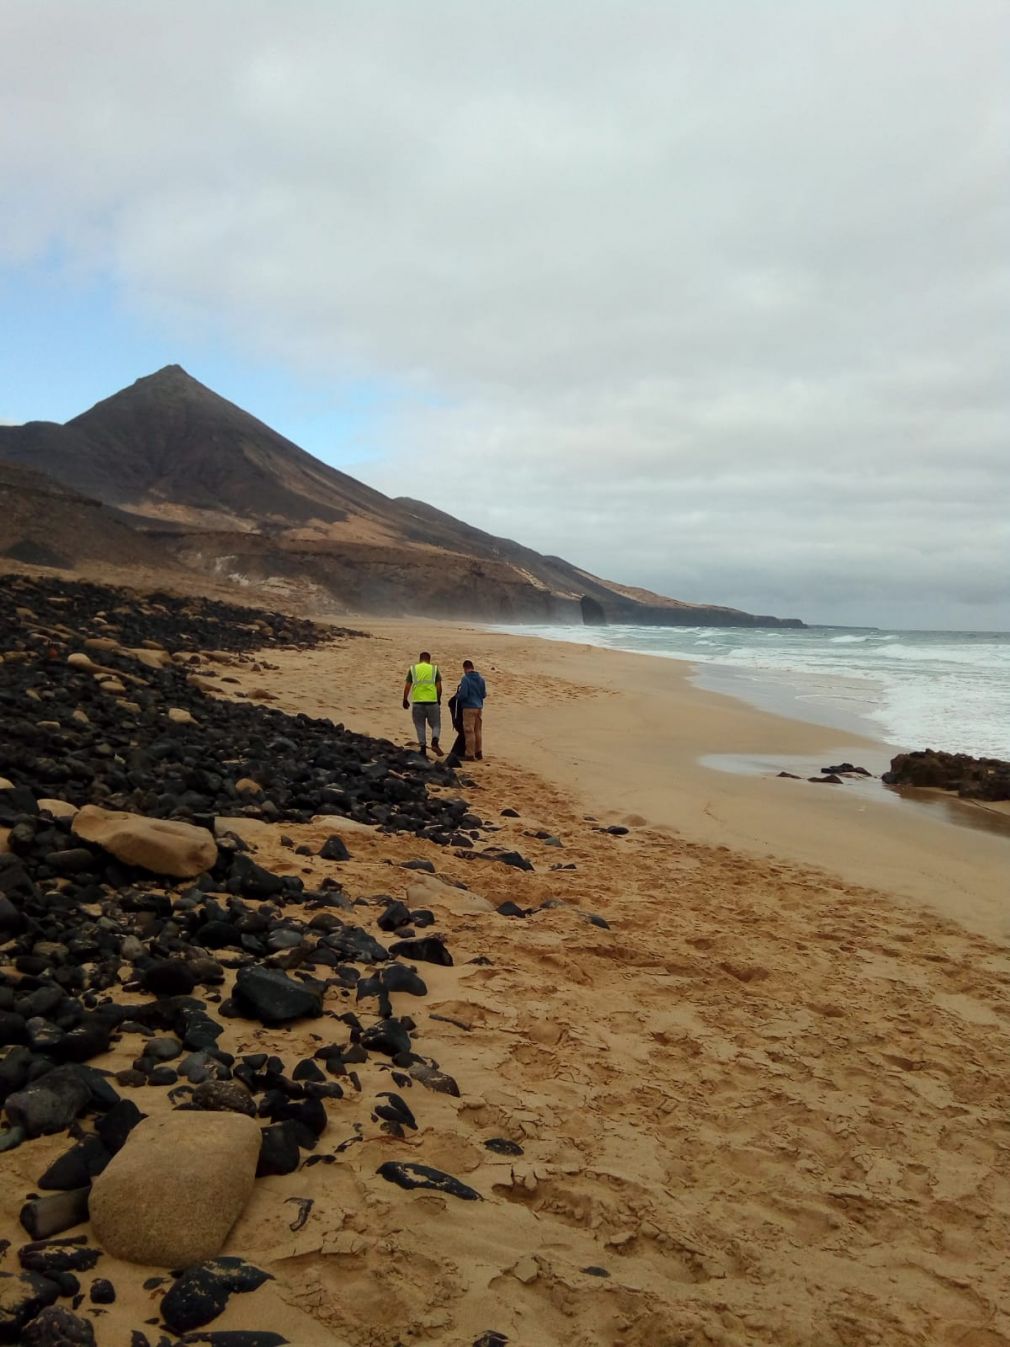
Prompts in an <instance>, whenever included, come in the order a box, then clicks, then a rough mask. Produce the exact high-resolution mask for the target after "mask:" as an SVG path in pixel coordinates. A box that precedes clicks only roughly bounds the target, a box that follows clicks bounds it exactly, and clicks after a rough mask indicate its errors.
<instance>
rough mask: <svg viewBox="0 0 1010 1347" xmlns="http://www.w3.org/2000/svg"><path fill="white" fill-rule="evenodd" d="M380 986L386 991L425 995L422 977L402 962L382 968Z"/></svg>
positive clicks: (425, 986)
mask: <svg viewBox="0 0 1010 1347" xmlns="http://www.w3.org/2000/svg"><path fill="white" fill-rule="evenodd" d="M381 978H382V986H383V988H384V989H385V990H386V991H387V992H407V993H409V995H411V996H427V994H428V987H427V984H426V983H425V981H424V979H423V978H422V977H421V976H420V974H419V973H418V972H417V971H416V970H415V969H413V968H407V967H405V965H404V964H402V963H391V964H387V966H386V967H385V968H384V969H383V970H382V974H381Z"/></svg>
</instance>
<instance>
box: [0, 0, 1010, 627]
mask: <svg viewBox="0 0 1010 1347" xmlns="http://www.w3.org/2000/svg"><path fill="white" fill-rule="evenodd" d="M1008 37H1010V10H1008V7H1007V6H1006V4H1005V3H1004V0H960V3H958V4H956V5H955V4H951V3H950V0H943V3H937V2H936V0H690V2H689V0H665V2H663V3H660V2H659V0H653V3H649V4H646V3H637V2H636V0H622V3H617V2H616V0H615V2H614V3H606V4H604V3H596V2H595V0H539V2H538V3H525V2H524V0H508V2H507V3H504V2H502V3H499V0H459V3H448V2H446V0H401V2H400V3H386V4H383V3H365V0H359V2H358V3H354V4H351V3H344V0H318V2H317V0H293V2H292V3H289V4H285V5H279V4H277V3H275V2H271V3H261V2H260V0H228V3H222V2H221V0H172V3H168V2H167V0H161V2H160V3H157V2H155V0H151V2H150V3H145V4H138V3H136V0H119V2H118V3H110V2H109V0H88V3H86V4H84V3H80V0H45V3H39V0H0V203H2V210H0V305H2V310H3V312H2V315H0V316H2V319H3V321H2V323H0V420H8V421H21V420H25V419H29V418H33V417H39V418H51V419H58V420H62V419H65V418H67V417H69V416H71V415H74V414H75V413H76V412H78V411H80V410H83V408H84V407H86V406H88V405H90V404H91V403H93V402H94V401H96V400H97V399H98V398H100V397H102V396H105V395H107V394H108V393H110V392H112V391H113V390H114V389H116V388H118V387H121V386H122V385H124V384H126V383H129V382H131V381H132V380H133V379H134V378H136V377H138V376H139V375H141V374H146V373H149V372H151V371H152V370H153V369H156V368H158V367H159V366H160V365H163V364H166V363H169V362H178V363H180V364H183V365H185V366H186V368H187V369H189V371H190V372H191V373H192V374H194V375H195V376H196V377H197V378H200V379H202V380H203V382H205V383H209V384H210V385H211V386H212V387H215V388H216V389H217V390H218V391H219V392H221V393H223V394H224V395H225V396H227V397H230V398H232V399H233V400H235V401H237V402H239V403H241V404H242V405H243V406H245V407H247V408H248V409H249V410H251V411H253V412H254V413H255V414H257V415H259V416H261V417H262V418H263V419H264V420H267V421H269V422H271V424H273V425H275V426H276V427H277V428H278V429H279V430H281V431H282V432H283V433H285V434H287V435H289V436H291V438H293V439H295V440H297V441H298V442H300V443H302V444H304V445H305V447H306V448H308V449H310V450H311V451H312V452H314V453H316V454H318V455H319V456H320V457H323V458H326V459H327V460H328V461H330V462H333V463H336V464H338V465H339V466H342V467H344V468H346V469H348V470H350V471H352V472H355V473H356V475H358V476H361V477H363V478H364V479H365V480H367V481H369V482H371V483H372V484H374V485H376V486H378V487H380V488H381V489H383V490H385V491H388V492H390V493H391V494H403V495H413V496H418V497H421V498H424V499H426V500H429V501H431V502H432V503H433V504H436V505H438V506H440V507H441V508H443V509H447V510H449V511H451V512H452V513H455V514H458V515H460V516H462V517H463V518H465V519H467V520H468V521H470V522H471V523H474V524H478V525H480V526H483V527H485V528H488V529H491V530H492V531H494V532H496V533H504V534H506V535H508V536H511V537H514V538H517V539H519V540H521V541H523V542H525V543H527V544H530V545H532V546H534V547H537V548H539V549H541V550H543V551H549V552H555V553H560V554H562V555H565V556H567V557H568V558H569V559H571V560H574V561H576V562H578V563H580V564H582V565H584V566H586V567H588V568H589V569H591V570H594V571H596V572H597V573H601V574H605V575H608V576H611V577H613V578H617V579H620V580H623V581H626V582H629V583H636V584H643V585H647V586H649V587H651V588H655V589H659V590H662V591H664V592H666V593H670V594H673V595H676V596H678V597H681V598H686V599H691V600H710V601H715V602H721V603H730V604H735V605H738V606H741V607H744V608H748V609H751V610H759V611H763V612H776V613H780V614H784V615H797V616H802V617H805V618H807V619H809V620H822V621H828V622H870V623H880V624H887V625H902V626H910V627H914V626H933V625H937V626H952V627H972V626H974V627H988V628H1010V597H1008V590H1010V582H1008V579H1007V577H1008V574H1010V468H1008V464H1010V440H1008V427H1010V379H1008V377H1007V372H1008V369H1010V358H1008V357H1010V321H1008V317H1010V315H1008V309H1010V304H1008V299H1010V251H1008V250H1010V209H1008V205H1010V202H1008V195H1010V174H1008V162H1007V160H1008V145H1010V139H1008V138H1010V113H1008V99H1007V85H1006V67H1005V55H1006V50H1007V39H1008Z"/></svg>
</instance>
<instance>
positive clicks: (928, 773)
mask: <svg viewBox="0 0 1010 1347" xmlns="http://www.w3.org/2000/svg"><path fill="white" fill-rule="evenodd" d="M881 780H882V781H883V782H884V784H885V785H888V786H918V787H920V788H922V787H925V788H932V789H936V790H949V791H956V792H957V793H958V795H960V796H961V798H962V799H966V800H986V801H995V800H1010V762H1006V761H1004V760H1003V759H1001V758H972V757H969V755H968V754H967V753H942V752H938V751H937V750H935V749H932V748H926V749H920V750H918V751H916V752H914V753H899V754H898V755H897V757H894V758H892V759H891V770H890V771H889V772H885V773H884V775H883V777H882V778H881Z"/></svg>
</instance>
